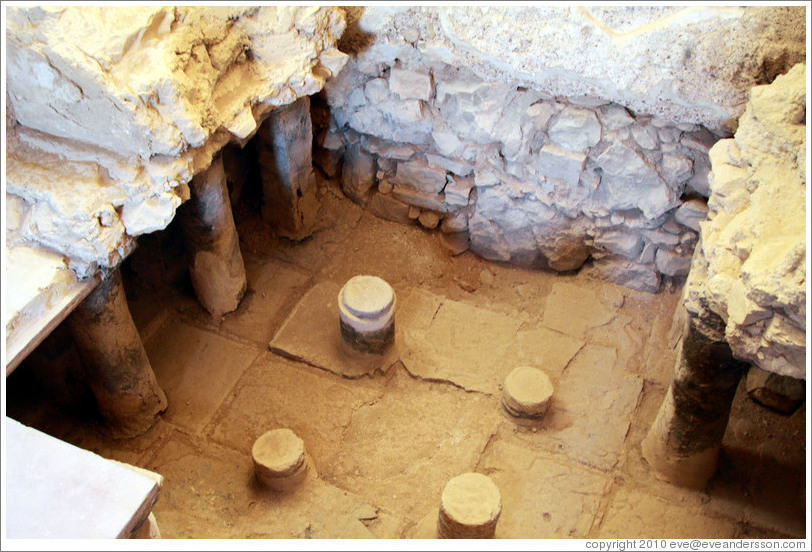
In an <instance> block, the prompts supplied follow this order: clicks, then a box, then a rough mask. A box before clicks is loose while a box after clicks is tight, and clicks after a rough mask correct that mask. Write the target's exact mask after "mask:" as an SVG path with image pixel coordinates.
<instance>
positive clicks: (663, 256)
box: [654, 247, 691, 276]
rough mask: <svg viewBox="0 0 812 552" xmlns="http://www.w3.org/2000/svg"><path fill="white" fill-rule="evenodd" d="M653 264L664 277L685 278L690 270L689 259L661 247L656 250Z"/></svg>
mask: <svg viewBox="0 0 812 552" xmlns="http://www.w3.org/2000/svg"><path fill="white" fill-rule="evenodd" d="M654 264H655V265H656V266H657V270H659V271H660V272H661V273H662V274H665V275H666V276H686V275H687V274H688V271H689V270H690V269H691V258H690V257H684V256H682V255H679V254H678V253H675V252H674V251H671V250H668V249H663V248H662V247H661V248H659V249H657V254H656V256H655V258H654Z"/></svg>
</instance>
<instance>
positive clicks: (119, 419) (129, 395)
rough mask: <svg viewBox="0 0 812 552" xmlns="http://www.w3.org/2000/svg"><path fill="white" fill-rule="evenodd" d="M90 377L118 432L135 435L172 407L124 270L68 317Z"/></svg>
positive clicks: (104, 413)
mask: <svg viewBox="0 0 812 552" xmlns="http://www.w3.org/2000/svg"><path fill="white" fill-rule="evenodd" d="M68 323H69V327H70V329H71V333H72V334H73V337H74V340H75V341H76V345H77V346H78V349H79V355H80V356H81V358H82V364H83V366H84V372H85V373H84V377H85V380H86V382H87V384H88V385H89V386H90V388H91V389H92V390H93V394H94V395H95V396H96V403H97V405H98V408H99V412H101V414H102V416H104V418H105V419H106V420H107V421H108V422H109V424H110V429H111V430H112V431H113V433H114V434H116V435H117V436H121V437H135V436H136V435H140V434H141V433H144V432H145V431H147V430H148V429H149V428H150V427H152V425H153V424H154V423H155V421H156V417H157V416H158V414H159V413H161V412H163V411H164V410H166V395H164V392H163V391H162V390H161V388H160V387H158V382H157V381H156V379H155V374H154V373H153V371H152V367H151V366H150V364H149V359H148V358H147V353H146V352H145V351H144V346H143V345H142V343H141V337H140V336H139V335H138V330H137V329H136V328H135V324H134V323H133V319H132V316H130V309H129V307H127V298H126V296H125V295H124V286H123V285H122V282H121V273H120V272H119V271H118V270H116V271H115V272H114V273H113V274H112V275H110V277H108V278H107V279H106V280H104V281H102V282H101V283H100V284H99V285H98V286H97V287H96V289H95V290H93V291H92V292H91V293H90V295H88V296H87V297H86V298H85V300H84V301H83V302H82V303H81V304H80V305H79V306H78V307H77V308H76V309H75V310H74V311H73V313H71V315H70V317H69V318H68Z"/></svg>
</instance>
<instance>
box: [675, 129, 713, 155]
mask: <svg viewBox="0 0 812 552" xmlns="http://www.w3.org/2000/svg"><path fill="white" fill-rule="evenodd" d="M718 141H719V138H718V137H717V136H716V135H714V134H713V133H712V132H710V131H709V130H708V129H705V128H703V129H700V130H698V131H695V132H686V133H684V134H683V135H682V138H680V144H682V145H683V146H685V147H686V148H691V149H693V150H696V151H698V152H699V153H701V154H702V155H708V152H709V151H710V149H711V148H712V147H713V144H715V143H716V142H718Z"/></svg>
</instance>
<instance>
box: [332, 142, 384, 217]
mask: <svg viewBox="0 0 812 552" xmlns="http://www.w3.org/2000/svg"><path fill="white" fill-rule="evenodd" d="M375 172H376V166H375V158H373V157H372V156H371V155H368V154H367V153H364V151H362V150H361V146H360V144H352V145H350V146H347V149H346V150H345V153H344V166H343V169H342V171H341V189H342V190H344V193H345V194H347V197H349V198H350V199H352V200H353V201H355V202H356V203H358V202H360V201H363V200H364V199H365V198H366V196H367V194H368V193H369V190H370V189H371V188H372V186H373V184H375Z"/></svg>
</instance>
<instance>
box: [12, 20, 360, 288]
mask: <svg viewBox="0 0 812 552" xmlns="http://www.w3.org/2000/svg"><path fill="white" fill-rule="evenodd" d="M5 13H6V15H7V18H6V20H7V31H6V42H5V44H6V51H5V56H6V74H7V80H6V85H7V87H6V90H7V93H6V98H5V101H6V104H7V117H6V130H7V142H6V153H7V166H6V175H5V176H6V181H7V194H6V205H7V207H6V208H7V214H8V219H9V224H8V225H7V228H6V230H7V244H11V245H15V244H20V243H28V244H33V245H36V246H37V247H41V248H45V249H50V250H52V251H56V252H58V253H61V254H63V255H65V256H66V257H67V258H68V262H69V264H70V267H71V269H73V270H74V271H75V272H76V273H77V274H78V275H80V276H86V275H89V274H91V273H93V272H94V271H95V270H96V269H97V268H99V267H114V266H116V265H117V264H118V263H119V262H120V261H121V260H122V259H123V258H124V257H125V256H126V255H127V254H128V253H129V252H130V251H131V250H132V249H133V248H134V246H135V238H136V237H137V236H139V235H142V234H145V233H149V232H154V231H156V230H159V229H162V228H165V227H166V226H167V225H168V224H169V222H170V221H171V220H172V219H173V217H174V216H175V211H176V209H177V208H178V206H179V205H180V204H181V203H182V202H183V201H185V200H186V199H188V198H189V188H188V182H189V181H190V180H191V179H192V177H193V176H194V175H195V174H197V173H199V172H201V171H203V170H205V169H206V168H207V167H208V166H209V165H210V164H211V161H212V157H213V156H214V155H216V154H217V152H219V151H220V149H221V148H222V147H223V146H224V145H225V144H227V143H229V142H234V143H238V144H243V143H245V141H246V140H248V139H250V138H251V137H252V136H253V135H254V133H255V132H256V130H257V127H258V125H259V124H260V123H261V122H262V120H263V119H264V118H265V117H267V115H268V113H269V112H270V111H272V110H273V109H275V108H277V107H279V106H285V105H288V104H291V103H293V102H294V101H295V100H296V99H297V98H299V97H303V96H308V95H310V94H314V93H316V92H318V91H319V90H321V89H322V87H323V85H324V82H325V79H327V78H329V77H331V76H332V75H333V74H335V73H338V72H339V71H340V69H341V67H342V66H343V63H344V62H345V61H346V58H347V56H346V55H345V54H343V53H341V52H340V51H339V50H338V49H336V47H335V45H336V42H337V40H338V38H339V37H340V36H341V34H342V32H343V31H344V28H345V21H344V17H343V13H342V12H341V11H340V10H338V9H336V8H319V7H206V8H194V7H161V6H149V7H123V6H116V7H100V8H96V7H28V8H20V7H18V8H8V10H7V11H5Z"/></svg>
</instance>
